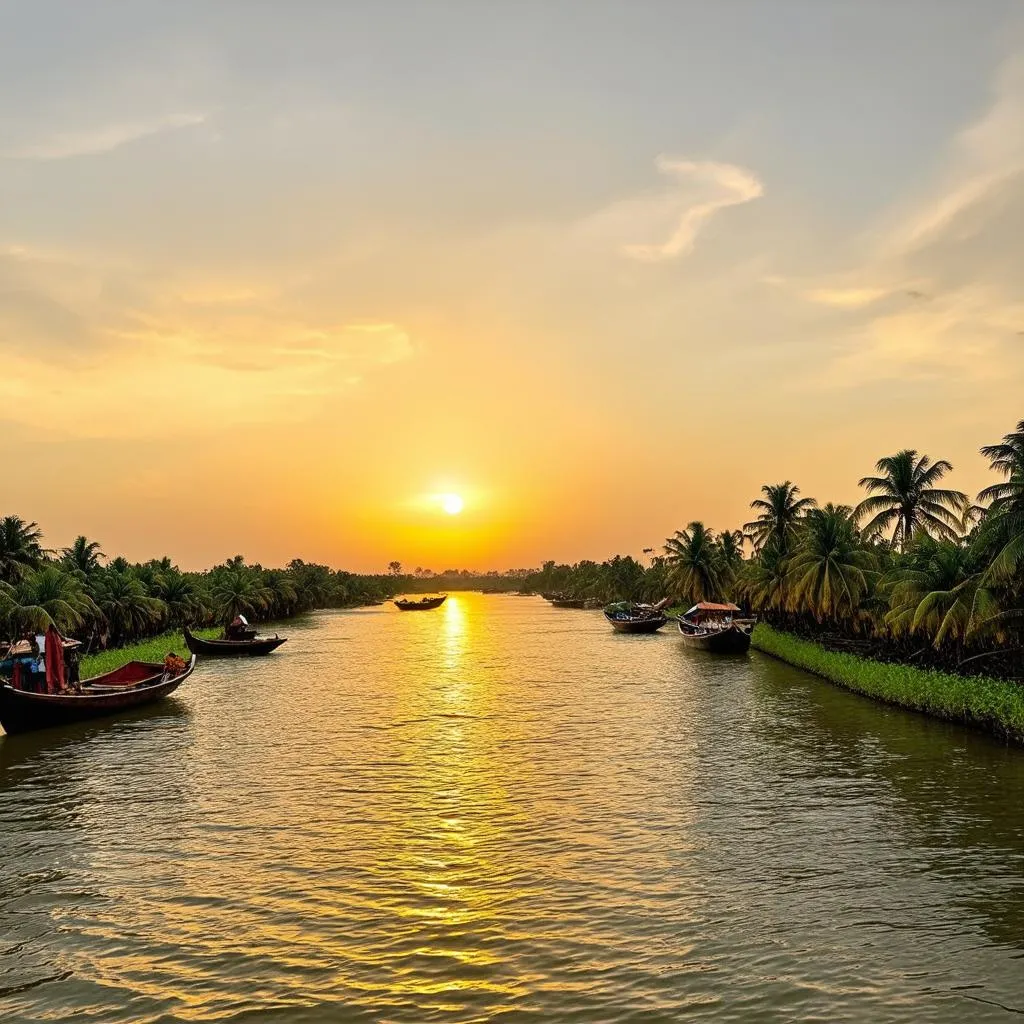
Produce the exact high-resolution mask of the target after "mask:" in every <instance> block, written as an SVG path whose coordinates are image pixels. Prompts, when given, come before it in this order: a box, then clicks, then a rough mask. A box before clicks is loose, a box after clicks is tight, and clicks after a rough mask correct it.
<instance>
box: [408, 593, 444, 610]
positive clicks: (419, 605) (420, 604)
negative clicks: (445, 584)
mask: <svg viewBox="0 0 1024 1024" xmlns="http://www.w3.org/2000/svg"><path fill="white" fill-rule="evenodd" d="M447 600H448V595H447V594H441V595H440V596H439V597H421V598H419V599H418V600H416V601H414V600H413V599H412V598H410V597H405V598H402V597H396V598H395V607H396V608H398V609H399V610H401V611H403V612H428V611H430V609H431V608H440V607H441V605H443V604H444V603H445V601H447Z"/></svg>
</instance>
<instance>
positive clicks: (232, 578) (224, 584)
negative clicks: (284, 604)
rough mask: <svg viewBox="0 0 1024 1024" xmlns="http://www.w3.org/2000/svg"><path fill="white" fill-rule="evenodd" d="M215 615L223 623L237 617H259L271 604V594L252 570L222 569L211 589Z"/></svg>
mask: <svg viewBox="0 0 1024 1024" xmlns="http://www.w3.org/2000/svg"><path fill="white" fill-rule="evenodd" d="M210 597H211V598H212V600H213V609H214V614H216V616H217V618H218V619H220V620H221V621H223V622H231V620H232V619H234V618H235V616H236V615H251V616H257V615H259V614H260V612H262V611H264V610H265V609H266V607H267V605H268V603H269V602H270V598H271V592H270V590H269V589H268V588H267V587H265V586H264V585H263V580H262V579H261V578H260V577H259V576H258V575H257V574H256V573H254V572H253V571H252V570H251V569H245V568H236V569H221V570H220V571H218V572H217V574H216V576H215V577H214V581H213V585H212V587H211V588H210Z"/></svg>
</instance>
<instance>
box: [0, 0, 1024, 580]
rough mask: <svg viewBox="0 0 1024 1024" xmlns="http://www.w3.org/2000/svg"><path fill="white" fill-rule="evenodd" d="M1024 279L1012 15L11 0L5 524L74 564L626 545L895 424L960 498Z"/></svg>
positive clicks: (956, 8)
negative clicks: (94, 542)
mask: <svg viewBox="0 0 1024 1024" xmlns="http://www.w3.org/2000/svg"><path fill="white" fill-rule="evenodd" d="M1022 286H1024V10H1022V8H1021V6H1020V4H1019V3H1017V2H1011V0H977V2H975V3H972V4H964V3H962V2H960V0H901V2H900V3H898V4H893V3H891V2H872V0H859V2H856V3H855V2H853V0H848V2H843V0H836V2H834V3H820V2H816V0H775V2H770V3H768V2H762V0H756V2H753V0H751V2H743V0H728V2H724V3H719V4H707V3H703V2H701V3H698V2H686V0H667V2H660V0H630V2H629V3H626V2H625V0H620V2H605V0H545V2H538V0H514V2H513V0H505V2H499V0H494V2H476V0H430V2H419V0H417V2H413V0H405V2H397V0H375V2H373V3H370V2H365V3H356V2H351V3H336V4H327V3H321V2H297V0H293V2H289V3H287V4H284V3H271V2H263V0H248V2H232V0H222V2H220V3H217V4H209V3H205V2H202V3H195V2H189V0H174V2H171V0H164V2H152V0H134V2H132V3H127V2H116V3H115V2H104V0H91V2H89V3H79V2H77V0H75V2H72V0H65V2H54V0H31V2H28V0H26V2H14V0H0V365H2V372H0V457H2V459H3V465H4V467H5V469H6V472H5V473H4V474H3V477H2V480H0V514H9V513H16V514H19V515H21V516H23V517H24V518H26V519H31V520H35V521H37V522H38V523H39V524H40V525H41V526H42V527H43V529H44V531H45V535H46V540H47V542H48V544H50V545H52V546H55V547H57V546H61V545H65V544H69V543H70V542H71V540H72V539H73V538H74V536H76V535H77V534H79V533H85V534H86V535H88V536H89V537H90V538H95V539H98V540H100V541H101V542H102V544H103V547H104V550H105V551H106V552H107V553H108V554H114V553H124V554H125V555H127V556H128V557H129V558H131V559H140V560H141V559H147V558H149V557H153V556H161V555H164V554H169V555H171V556H172V557H173V558H174V559H175V560H176V561H177V562H178V563H179V564H180V565H181V566H182V567H183V568H200V567H203V566H206V565H210V564H213V563H215V562H218V561H221V560H223V559H224V558H226V557H228V556H230V555H233V554H236V553H242V554H244V555H246V556H247V558H248V559H249V560H250V561H259V562H262V563H263V564H265V565H273V564H282V563H284V562H286V561H288V560H289V559H291V558H293V557H301V558H304V559H306V560H307V561H321V562H325V563H327V564H330V565H332V566H335V567H338V568H347V569H350V570H353V571H383V570H384V568H385V566H386V565H387V563H388V562H389V561H391V560H392V559H398V560H400V561H401V562H402V563H403V564H404V565H406V566H407V567H411V566H414V565H422V566H425V567H429V568H433V569H434V570H437V571H440V570H442V569H444V568H448V567H453V566H454V567H470V568H479V569H488V568H497V569H504V568H517V567H526V566H534V565H537V564H539V563H540V562H541V561H542V560H544V559H547V558H555V559H558V560H567V561H574V560H577V559H580V558H595V559H602V558H605V557H608V556H610V555H612V554H614V553H632V554H634V555H639V554H640V552H641V551H642V549H643V548H648V547H659V546H660V544H661V543H662V541H663V539H664V538H665V537H666V536H667V535H669V534H671V532H672V531H673V530H675V529H677V528H681V527H683V526H685V525H686V523H688V522H689V521H690V520H693V519H701V520H703V521H705V522H706V523H708V524H709V525H710V526H711V527H713V528H716V529H725V528H735V527H737V526H739V525H740V524H741V523H742V522H743V521H744V520H745V519H747V518H748V516H747V511H748V505H749V502H750V501H751V500H752V499H753V498H754V497H756V495H757V491H758V489H759V488H760V486H761V485H762V484H764V483H774V482H779V481H781V480H785V479H789V480H793V481H795V482H796V483H798V484H799V485H800V487H801V488H802V490H803V492H804V493H805V494H810V495H814V496H816V497H817V498H818V499H819V500H821V501H826V500H831V501H837V502H840V501H841V502H845V503H852V502H855V501H856V500H857V498H858V489H857V480H858V479H859V478H860V477H861V476H864V475H866V474H868V473H869V472H870V471H871V469H872V467H873V465H874V463H875V461H876V460H877V459H878V458H879V457H881V456H883V455H887V454H891V453H892V452H895V451H896V450H898V449H900V448H905V447H910V448H915V449H918V450H920V451H923V452H927V453H928V454H930V455H931V456H932V457H933V458H946V459H949V460H950V461H951V462H953V464H954V467H955V472H954V474H953V476H952V478H951V481H952V483H953V485H954V486H958V487H960V488H962V489H963V490H966V491H970V492H974V491H977V490H978V489H979V488H980V487H982V486H984V485H985V484H986V483H988V482H989V478H988V473H987V469H986V464H985V462H984V460H983V459H982V458H981V457H980V456H979V455H978V453H977V449H978V447H979V446H980V445H982V444H986V443H992V442H994V441H996V440H998V439H999V438H1000V437H1001V436H1002V435H1003V434H1004V433H1006V432H1007V431H1009V430H1011V429H1012V428H1013V426H1014V425H1015V424H1016V422H1017V421H1018V420H1020V419H1022V418H1024V287H1022ZM448 493H454V494H458V495H460V496H461V497H462V498H463V500H464V510H463V511H462V512H461V514H459V515H448V514H446V513H445V512H444V511H443V509H442V507H441V503H440V502H439V501H438V500H437V499H436V496H437V495H439V494H448Z"/></svg>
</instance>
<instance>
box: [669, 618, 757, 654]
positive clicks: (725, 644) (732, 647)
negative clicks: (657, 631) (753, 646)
mask: <svg viewBox="0 0 1024 1024" xmlns="http://www.w3.org/2000/svg"><path fill="white" fill-rule="evenodd" d="M678 623H679V634H680V636H681V637H682V638H683V643H685V644H686V646H687V647H693V648H695V649H696V650H700V651H711V652H712V653H714V654H743V653H745V652H746V651H748V650H749V649H750V634H751V633H752V632H753V629H754V627H753V624H752V623H751V622H749V621H744V622H728V623H720V624H719V623H711V622H708V623H701V624H698V623H695V622H688V621H687V620H686V619H685V618H680V619H679V620H678Z"/></svg>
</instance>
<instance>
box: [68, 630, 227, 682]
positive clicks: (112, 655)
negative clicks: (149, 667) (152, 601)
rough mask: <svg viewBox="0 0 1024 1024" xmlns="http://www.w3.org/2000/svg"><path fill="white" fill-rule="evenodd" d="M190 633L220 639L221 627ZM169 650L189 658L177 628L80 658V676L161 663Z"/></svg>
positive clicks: (85, 676) (85, 677)
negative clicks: (131, 664)
mask: <svg viewBox="0 0 1024 1024" xmlns="http://www.w3.org/2000/svg"><path fill="white" fill-rule="evenodd" d="M192 632H193V633H194V634H195V635H196V636H201V637H204V638H206V639H210V638H212V637H215V636H219V635H220V633H221V630H220V627H218V626H214V627H212V628H207V629H195V630H193V631H192ZM170 651H174V653H175V654H177V655H178V657H180V658H187V657H188V656H189V654H188V647H187V646H186V644H185V636H184V634H183V633H182V632H181V630H180V629H178V630H172V631H171V632H169V633H161V634H160V635H159V636H154V637H150V639H149V640H143V641H141V642H140V643H137V644H129V645H128V646H127V647H112V648H110V650H108V651H99V652H97V653H96V654H87V655H86V656H85V657H84V658H82V665H81V668H80V670H79V674H80V675H81V677H82V678H83V679H88V678H89V677H90V676H98V675H102V674H103V673H104V672H113V670H114V669H115V668H119V667H120V666H121V665H124V664H126V663H127V662H129V661H152V662H157V661H163V660H164V658H165V657H166V656H167V654H168V652H170Z"/></svg>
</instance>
